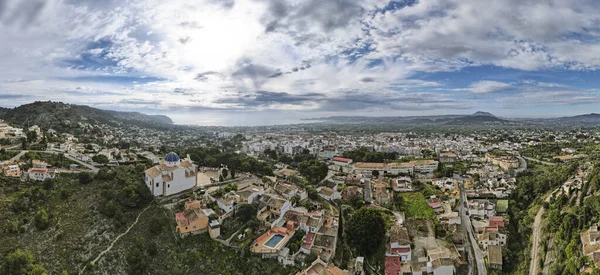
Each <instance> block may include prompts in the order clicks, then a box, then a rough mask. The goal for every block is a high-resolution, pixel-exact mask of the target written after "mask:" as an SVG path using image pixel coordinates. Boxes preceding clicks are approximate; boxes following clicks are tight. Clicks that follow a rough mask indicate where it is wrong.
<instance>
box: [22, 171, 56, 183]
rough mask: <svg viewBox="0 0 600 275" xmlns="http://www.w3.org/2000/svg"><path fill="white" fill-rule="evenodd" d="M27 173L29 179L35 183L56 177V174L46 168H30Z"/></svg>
mask: <svg viewBox="0 0 600 275" xmlns="http://www.w3.org/2000/svg"><path fill="white" fill-rule="evenodd" d="M27 173H28V174H29V179H32V180H36V181H44V180H46V179H53V178H55V177H56V172H55V171H49V170H48V168H30V169H29V171H28V172H27Z"/></svg>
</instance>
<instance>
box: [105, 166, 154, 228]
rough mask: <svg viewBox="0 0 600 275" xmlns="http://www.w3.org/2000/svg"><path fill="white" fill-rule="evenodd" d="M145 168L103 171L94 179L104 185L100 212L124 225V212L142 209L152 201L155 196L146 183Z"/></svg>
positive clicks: (119, 168) (127, 167)
mask: <svg viewBox="0 0 600 275" xmlns="http://www.w3.org/2000/svg"><path fill="white" fill-rule="evenodd" d="M144 168H145V167H144V166H143V165H136V166H132V165H128V166H119V167H116V168H113V169H110V170H109V169H106V168H103V169H101V170H100V171H99V172H98V174H96V176H95V177H94V182H97V183H98V184H101V185H102V191H101V192H100V202H99V206H98V211H100V212H101V213H102V214H104V215H106V216H107V217H110V218H114V219H115V220H116V221H117V222H118V223H122V222H124V221H123V219H124V211H127V210H128V209H136V208H141V207H143V206H145V205H147V204H148V203H149V202H150V201H152V199H153V196H152V194H151V193H150V190H149V189H148V187H147V186H146V184H145V183H144V178H143V175H144Z"/></svg>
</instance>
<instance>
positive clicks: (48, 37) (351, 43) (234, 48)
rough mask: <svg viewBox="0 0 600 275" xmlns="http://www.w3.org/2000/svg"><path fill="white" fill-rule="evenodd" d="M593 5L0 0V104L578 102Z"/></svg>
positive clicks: (593, 70)
mask: <svg viewBox="0 0 600 275" xmlns="http://www.w3.org/2000/svg"><path fill="white" fill-rule="evenodd" d="M599 12H600V6H599V5H597V3H596V2H595V1H592V0H577V1H571V2H568V1H560V0H548V1H520V0H507V1H479V0H420V1H413V0H404V1H387V0H366V1H351V0H333V1H319V0H291V1H279V0H201V1H187V0H172V1H160V0H127V1H116V0H106V1H92V0H0V41H2V43H0V60H1V61H2V62H0V98H2V99H5V100H2V101H1V104H0V105H2V106H14V105H18V104H22V103H27V102H31V101H33V100H48V99H51V100H62V101H67V102H71V103H85V104H89V105H93V106H98V107H102V108H110V109H128V108H137V109H139V110H149V111H150V112H164V113H167V114H168V113H169V112H171V111H172V110H190V111H195V112H203V111H205V110H211V111H215V110H219V111H226V110H231V111H233V112H238V113H239V112H241V111H248V112H251V111H255V112H259V111H264V112H267V111H268V112H286V111H289V110H295V111H296V112H299V113H300V112H304V115H305V116H309V115H310V114H316V113H318V114H331V115H335V114H338V112H339V113H344V114H348V113H351V114H369V115H373V114H377V115H395V114H396V115H402V114H415V113H416V112H419V111H420V112H422V113H454V112H468V111H472V110H478V109H481V108H488V109H490V110H492V111H494V112H499V113H500V114H502V113H505V114H506V113H510V114H515V113H519V112H520V111H519V110H526V108H528V107H529V106H531V105H532V104H537V105H540V106H557V108H562V112H563V113H566V112H568V108H571V109H569V110H571V112H572V113H576V112H577V109H576V108H572V106H574V105H585V104H588V105H589V104H593V103H595V102H598V98H599V97H600V95H599V94H598V92H597V91H596V90H594V88H595V87H597V86H598V85H600V80H599V79H600V77H599V76H598V75H597V70H598V69H600V43H599V41H600V23H599V22H600V16H599V15H598V14H600V13H599ZM519 99H523V100H519ZM522 113H527V112H525V111H523V112H522ZM244 116H247V113H245V114H244ZM186 121H187V120H186Z"/></svg>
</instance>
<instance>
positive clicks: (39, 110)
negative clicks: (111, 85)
mask: <svg viewBox="0 0 600 275" xmlns="http://www.w3.org/2000/svg"><path fill="white" fill-rule="evenodd" d="M0 119H2V120H5V121H8V122H10V123H14V124H17V125H21V126H27V125H38V126H40V127H42V128H44V129H48V128H54V129H57V130H59V129H65V128H70V127H71V126H74V125H77V124H78V123H80V122H81V123H89V124H97V123H102V124H106V125H111V126H120V125H128V126H140V127H146V128H164V127H169V126H171V125H173V121H172V120H171V119H170V118H169V117H167V116H164V115H146V114H142V113H138V112H118V111H108V110H101V109H97V108H93V107H89V106H84V105H74V104H66V103H62V102H52V101H36V102H34V103H31V104H25V105H21V106H19V107H16V108H0Z"/></svg>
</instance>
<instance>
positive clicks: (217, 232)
mask: <svg viewBox="0 0 600 275" xmlns="http://www.w3.org/2000/svg"><path fill="white" fill-rule="evenodd" d="M205 214H206V213H205ZM208 234H209V235H210V237H211V238H213V239H216V238H218V237H219V236H221V224H220V223H219V221H217V220H212V221H210V223H209V224H208Z"/></svg>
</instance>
